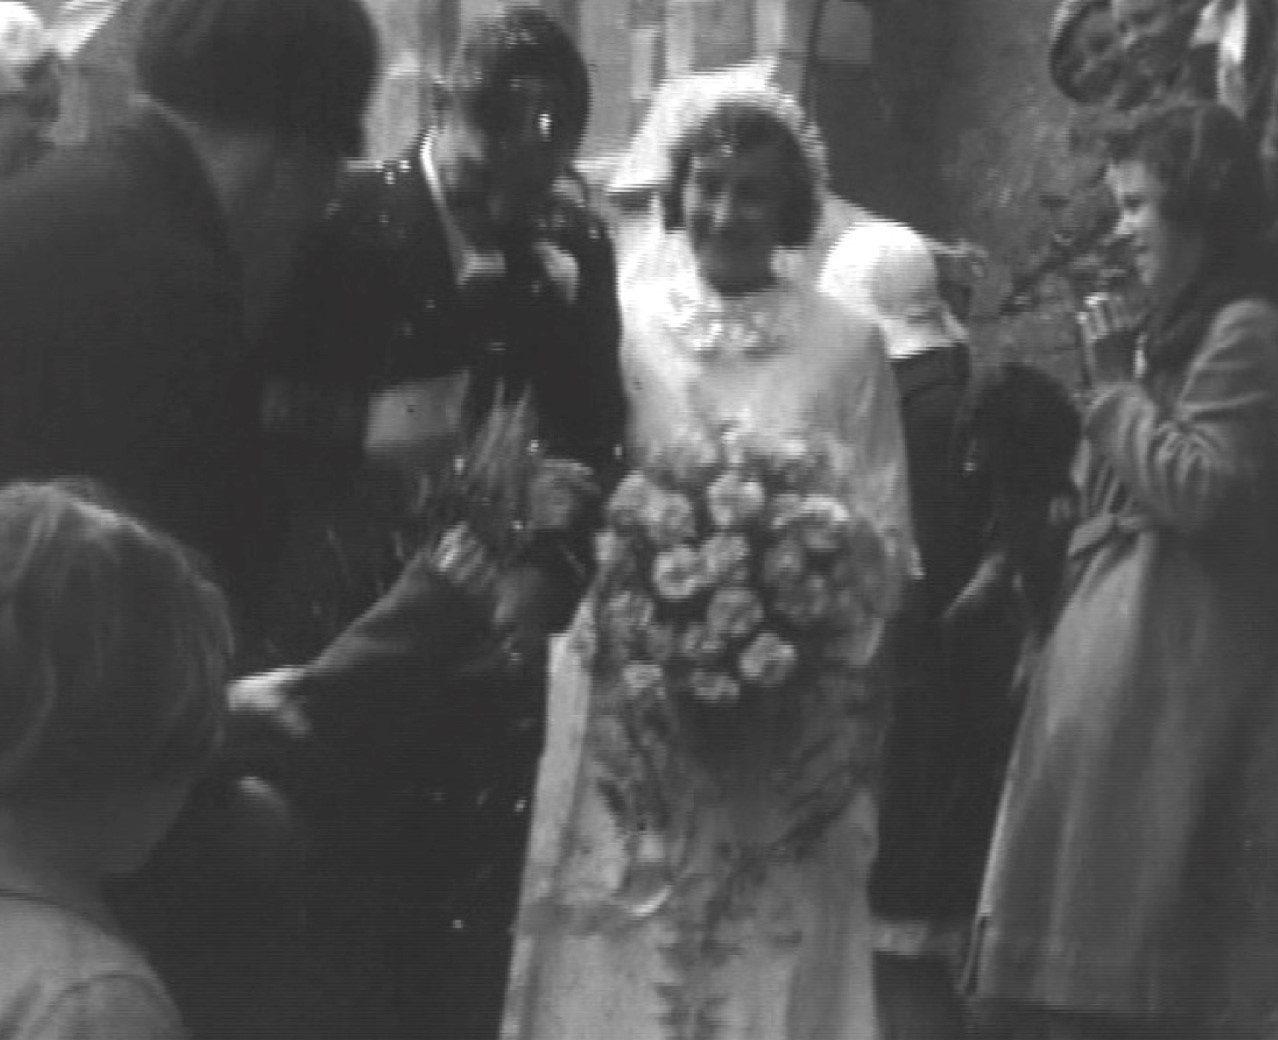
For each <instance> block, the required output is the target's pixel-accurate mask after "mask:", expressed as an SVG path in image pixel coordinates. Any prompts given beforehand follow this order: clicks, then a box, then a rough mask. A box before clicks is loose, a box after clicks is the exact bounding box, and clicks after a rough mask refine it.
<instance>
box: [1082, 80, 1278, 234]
mask: <svg viewBox="0 0 1278 1040" xmlns="http://www.w3.org/2000/svg"><path fill="white" fill-rule="evenodd" d="M1104 142H1105V143H1104V148H1105V158H1106V160H1107V161H1108V162H1109V163H1110V164H1115V163H1125V162H1137V163H1141V164H1142V165H1143V166H1145V167H1146V169H1148V170H1149V172H1150V173H1151V174H1153V176H1154V177H1156V178H1157V179H1158V180H1159V182H1160V183H1161V184H1162V185H1163V188H1164V195H1163V198H1162V204H1161V210H1162V213H1163V215H1164V216H1165V217H1166V218H1167V219H1168V220H1170V221H1173V222H1175V223H1177V224H1183V225H1188V226H1190V227H1193V228H1196V229H1198V230H1200V231H1202V232H1203V233H1204V234H1205V236H1206V238H1207V241H1208V243H1209V246H1210V247H1212V248H1213V249H1214V251H1216V252H1217V253H1221V252H1232V251H1235V250H1237V249H1240V248H1243V247H1246V246H1248V245H1250V244H1252V243H1254V242H1256V241H1257V240H1258V239H1259V238H1260V236H1261V235H1262V234H1263V233H1264V231H1265V229H1266V228H1267V226H1268V216H1269V213H1268V204H1267V201H1266V197H1265V187H1264V178H1263V176H1262V173H1261V166H1260V158H1259V155H1258V154H1257V150H1256V146H1255V144H1254V143H1253V141H1252V139H1251V135H1250V134H1249V133H1248V130H1247V128H1246V126H1245V125H1244V124H1243V122H1242V120H1240V119H1239V118H1238V117H1237V116H1236V115H1234V113H1233V112H1231V111H1230V110H1229V109H1228V108H1226V107H1225V106H1224V105H1219V104H1216V103H1214V102H1192V101H1181V102H1176V103H1172V104H1167V105H1161V106H1156V107H1153V108H1149V109H1144V110H1141V111H1138V112H1136V113H1134V114H1133V115H1132V116H1129V117H1128V118H1127V119H1125V120H1123V121H1122V122H1120V123H1116V124H1114V125H1112V126H1110V127H1109V128H1108V130H1107V132H1106V133H1105V135H1104Z"/></svg>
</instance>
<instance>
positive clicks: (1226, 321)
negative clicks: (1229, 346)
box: [1207, 294, 1278, 351]
mask: <svg viewBox="0 0 1278 1040" xmlns="http://www.w3.org/2000/svg"><path fill="white" fill-rule="evenodd" d="M1207 338H1208V340H1209V341H1211V340H1216V341H1220V340H1226V339H1227V340H1249V341H1255V342H1256V343H1257V344H1258V345H1263V347H1264V349H1266V350H1269V351H1272V350H1275V349H1278V301H1275V300H1274V299H1272V298H1270V297H1268V296H1263V295H1260V294H1256V295H1250V296H1243V297H1239V298H1238V299H1235V300H1231V301H1230V302H1228V303H1226V304H1225V305H1224V306H1222V307H1221V308H1220V309H1219V310H1217V311H1216V313H1215V314H1214V315H1213V316H1212V319H1211V323H1210V325H1209V326H1208V331H1207Z"/></svg>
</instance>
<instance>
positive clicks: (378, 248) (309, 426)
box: [271, 147, 625, 1037]
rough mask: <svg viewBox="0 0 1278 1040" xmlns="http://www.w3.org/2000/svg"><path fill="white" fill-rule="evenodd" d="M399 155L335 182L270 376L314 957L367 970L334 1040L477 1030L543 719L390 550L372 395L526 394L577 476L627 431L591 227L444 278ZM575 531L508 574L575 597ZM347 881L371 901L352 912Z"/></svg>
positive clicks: (533, 681)
mask: <svg viewBox="0 0 1278 1040" xmlns="http://www.w3.org/2000/svg"><path fill="white" fill-rule="evenodd" d="M417 153H418V148H416V147H415V148H414V149H412V150H411V151H410V152H409V153H407V154H406V155H405V156H403V157H401V158H398V159H392V160H389V161H387V162H384V163H380V164H361V165H358V166H355V167H353V168H352V169H350V170H349V171H348V172H347V173H346V175H345V178H344V180H343V183H342V185H341V188H340V190H339V193H338V196H337V198H336V200H335V202H334V203H333V205H332V206H331V207H330V212H329V217H328V219H327V220H326V222H325V224H324V226H323V227H322V228H321V229H320V230H319V232H318V233H317V236H316V239H315V241H314V242H313V243H312V245H311V248H310V250H309V252H308V254H307V256H306V258H305V259H304V261H303V265H302V268H301V271H300V274H299V278H298V283H297V285H296V286H295V288H294V294H293V298H292V301H291V303H290V304H289V305H288V309H287V310H286V311H285V321H284V322H283V325H282V328H281V330H280V334H279V336H278V338H277V340H276V342H275V344H274V347H275V353H274V356H273V359H272V366H271V368H272V370H271V376H272V378H271V387H272V390H271V393H272V394H273V397H274V400H273V405H272V418H273V420H274V421H275V422H276V428H275V431H274V437H275V451H276V452H277V457H278V458H280V459H283V460H284V461H283V463H282V464H281V465H280V469H279V472H280V473H281V477H282V479H284V480H286V481H288V482H289V483H290V485H291V488H292V496H293V499H292V500H293V503H294V509H295V520H296V528H295V533H296V535H297V538H296V540H295V542H294V545H293V555H292V563H291V564H290V569H289V570H288V571H287V572H286V573H285V574H284V575H283V576H282V578H281V580H280V581H279V582H277V585H278V586H279V587H280V588H282V589H288V590H290V595H292V596H293V597H294V603H293V609H292V610H291V611H290V612H289V616H290V617H292V618H301V619H302V620H303V621H304V622H305V621H313V620H314V619H315V618H316V617H317V616H319V617H320V618H321V619H322V624H320V625H315V624H311V626H310V627H309V628H306V627H305V625H295V626H292V627H291V631H290V632H289V633H288V634H287V638H288V639H289V640H291V644H292V645H291V647H290V648H289V653H290V655H299V656H301V657H302V659H310V664H309V665H308V666H307V668H306V669H305V672H304V675H303V677H302V679H301V681H300V683H299V685H298V688H297V696H298V697H299V699H300V700H301V702H302V703H303V705H304V710H305V711H306V712H307V714H308V715H309V717H310V718H311V719H312V720H313V723H314V731H315V732H314V745H313V748H312V751H313V752H314V758H315V763H316V769H315V770H314V772H313V773H312V774H311V781H310V783H309V784H308V785H307V787H306V790H305V792H304V797H303V802H304V810H305V814H306V816H307V817H308V818H309V819H310V820H311V821H313V822H314V824H315V825H316V827H317V829H318V836H319V843H318V845H317V858H316V864H317V869H316V870H315V871H314V872H313V876H312V878H311V884H312V890H311V892H312V895H311V898H312V901H313V905H314V907H315V908H316V909H315V913H314V915H313V917H312V920H313V921H314V922H315V927H316V928H317V929H318V930H319V931H320V932H322V933H323V934H322V935H320V936H318V937H317V940H316V943H317V946H318V944H320V943H323V944H327V945H329V946H331V947H332V948H334V949H341V948H349V947H351V946H352V945H354V944H357V943H358V944H360V945H361V948H365V947H366V948H367V949H369V950H371V951H373V952H372V953H370V955H369V956H368V957H366V958H365V960H366V961H367V962H368V964H369V967H368V970H369V972H370V974H371V976H374V977H375V976H379V975H380V976H381V982H380V983H379V987H378V989H377V990H376V994H379V995H374V996H372V997H369V998H368V999H366V1000H359V1001H358V1003H357V1004H356V1003H352V1004H351V1005H350V1007H351V1009H352V1020H351V1021H350V1022H348V1023H346V1025H345V1026H342V1025H337V1026H335V1027H334V1028H335V1030H336V1034H335V1035H342V1029H343V1028H346V1029H347V1030H348V1031H349V1030H350V1029H356V1030H358V1031H362V1032H364V1033H365V1034H368V1033H370V1032H377V1031H378V1030H384V1031H385V1035H388V1036H389V1035H396V1036H398V1035H401V1033H402V1034H403V1035H411V1036H417V1035H440V1036H450V1037H464V1036H484V1035H491V1034H493V1033H495V1030H496V1016H497V1015H498V1014H499V1011H500V1005H501V999H502V990H503V987H504V983H505V974H506V957H507V955H508V950H509V942H510V936H509V929H510V926H511V923H512V921H513V916H514V905H515V899H516V896H517V892H518V884H519V877H520V872H521V870H522V866H523V853H524V843H525V841H526V837H527V828H528V820H529V808H530V807H529V803H530V800H531V795H532V785H533V779H534V775H535V770H536V763H537V759H538V756H539V754H540V748H541V732H542V723H543V714H544V682H543V680H542V677H541V674H540V672H539V671H537V670H533V671H531V672H528V673H525V674H514V675H511V674H506V673H504V672H502V671H501V670H500V669H494V667H493V666H492V665H493V657H492V650H493V642H492V640H491V638H490V636H491V633H490V632H489V626H488V619H487V617H486V616H485V614H484V612H482V611H480V610H479V609H478V608H477V607H476V606H475V605H474V604H472V603H470V602H468V601H467V600H466V598H465V597H463V596H462V595H460V593H458V592H457V590H455V589H453V588H452V587H451V586H450V585H449V584H448V583H447V582H446V581H445V580H443V579H441V578H440V577H439V575H438V574H437V573H436V572H435V570H434V568H433V567H432V566H431V564H430V561H429V559H428V558H427V557H426V556H425V555H423V554H418V555H416V556H413V555H412V554H411V551H410V552H409V553H407V554H406V553H405V552H404V548H403V547H404V544H405V542H407V543H408V544H409V547H410V550H411V545H412V533H411V532H408V530H407V526H406V524H405V514H404V511H403V505H402V503H401V502H399V501H398V500H397V499H396V497H395V494H394V489H393V488H388V487H387V486H384V485H382V484H379V482H378V480H377V478H376V476H375V474H373V473H371V472H370V471H369V469H368V467H367V466H365V465H364V462H363V460H362V458H361V455H360V437H361V435H362V432H363V425H364V409H365V405H366V402H367V401H368V398H369V395H370V394H371V393H373V392H375V391H378V390H381V389H385V388H389V387H393V386H395V385H396V384H397V383H401V382H404V381H408V380H417V379H421V378H424V377H433V376H440V375H447V374H452V373H456V372H461V371H465V372H468V373H469V374H470V388H471V394H470V399H469V400H468V402H467V421H468V422H470V423H471V424H474V423H477V422H478V421H480V420H482V419H483V417H484V416H485V414H486V413H487V410H488V408H489V406H490V404H491V402H492V399H493V397H494V396H495V395H496V393H497V392H498V390H499V388H500V389H501V390H502V391H504V392H505V393H506V394H507V395H509V396H510V397H515V396H517V395H519V394H520V393H522V392H523V391H524V390H525V389H527V390H529V391H530V392H531V398H532V402H533V405H534V409H535V411H536V414H537V417H538V421H539V429H538V433H539V436H540V438H541V440H542V442H543V443H544V445H545V448H546V450H547V451H548V452H550V453H551V454H554V455H559V456H567V457H570V458H573V459H577V460H579V461H581V462H584V463H586V464H587V465H589V466H591V467H592V468H594V469H595V470H596V471H603V470H606V469H607V468H608V467H609V466H610V465H612V464H613V463H614V461H615V459H616V453H617V446H618V445H619V444H620V442H621V440H622V435H623V429H624V420H625V415H624V407H623V392H622V388H621V380H620V372H619V365H618V357H617V351H618V340H619V331H620V320H619V316H618V309H617V301H616V285H615V274H614V263H613V254H612V247H611V243H610V241H609V238H608V236H607V234H606V232H605V231H604V229H603V226H602V224H601V223H600V222H599V221H598V220H597V219H596V218H594V217H593V216H592V215H591V214H590V213H589V212H588V211H586V210H584V209H583V208H581V207H580V206H577V205H573V204H570V203H568V202H564V203H562V204H559V205H556V206H555V207H552V211H551V212H549V213H545V214H541V215H539V216H538V217H537V219H536V220H530V221H529V222H528V223H527V225H526V226H525V227H523V228H521V229H519V230H518V232H517V233H516V234H514V235H512V236H511V240H510V241H508V242H507V243H506V244H505V246H506V253H505V262H506V267H505V275H504V276H503V277H500V278H497V279H495V280H493V281H490V282H487V283H484V284H482V285H481V284H471V285H459V284H458V278H457V274H456V272H455V271H454V270H453V262H452V260H451V258H450V255H449V252H448V249H447V244H446V239H445V230H444V225H443V223H442V221H441V215H440V210H439V206H438V203H437V201H436V200H435V199H434V198H433V197H432V195H431V192H430V189H429V187H428V184H427V181H426V179H425V177H424V175H423V172H422V169H421V166H420V164H419V162H418V159H417ZM537 240H546V241H550V242H553V243H554V244H555V245H557V246H558V247H559V248H560V249H562V250H564V251H566V252H567V253H568V254H570V255H571V256H572V257H573V258H574V260H575V262H576V265H577V272H578V279H577V283H578V284H577V291H576V294H575V298H573V299H571V300H569V299H567V298H564V297H562V296H561V295H559V294H558V293H557V292H556V291H555V289H554V286H553V285H552V284H551V282H550V279H549V278H548V277H547V274H546V272H545V271H544V270H543V269H542V268H541V267H540V266H539V262H538V261H537V259H536V256H535V251H534V250H533V249H532V248H531V246H532V244H533V243H534V242H535V241H537ZM588 538H589V532H588V531H586V530H584V529H583V530H581V531H579V532H576V535H575V537H573V538H569V539H565V540H564V544H560V545H548V544H537V545H534V546H532V547H531V548H530V550H529V553H528V556H527V558H526V560H525V562H526V563H528V564H529V565H530V566H535V567H537V568H540V569H543V570H544V571H545V572H546V573H547V574H549V575H550V576H551V578H552V580H553V581H554V582H555V583H556V584H557V587H558V588H559V589H560V591H561V594H562V595H561V598H562V600H563V601H564V603H565V604H566V603H570V602H571V601H572V599H574V598H575V596H576V595H577V594H579V593H580V591H581V590H582V588H583V587H584V584H585V580H586V574H585V572H584V571H581V572H579V571H578V570H577V566H578V564H579V563H580V561H581V560H583V559H585V558H586V557H587V556H588ZM397 543H398V544H397ZM574 559H575V561H576V563H574V562H572V561H573V560H574ZM302 589H309V590H310V591H308V592H305V593H302V595H303V597H304V599H303V601H302V602H297V597H298V595H299V591H300V590H302ZM360 611H364V613H363V614H359V612H360ZM357 615H359V616H357ZM565 620H566V616H565ZM287 627H289V626H288V625H284V626H281V631H282V632H283V631H284V629H285V628H287ZM339 633H340V634H339ZM299 651H300V654H299ZM293 659H294V660H296V659H297V657H296V656H294V657H293ZM356 888H358V889H360V890H362V891H366V892H367V893H368V896H367V898H366V899H363V900H362V901H361V903H360V904H359V907H358V909H357V910H352V909H351V906H352V904H350V902H349V901H348V900H347V899H346V895H345V894H346V893H347V892H349V891H351V890H353V889H356ZM431 1030H436V1031H437V1033H432V1032H431ZM378 1035H382V1034H380V1033H379V1034H378Z"/></svg>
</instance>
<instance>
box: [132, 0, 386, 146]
mask: <svg viewBox="0 0 1278 1040" xmlns="http://www.w3.org/2000/svg"><path fill="white" fill-rule="evenodd" d="M376 64H377V39H376V34H375V30H374V28H373V24H372V21H371V20H370V18H369V15H368V12H367V11H366V9H365V7H364V4H363V3H362V2H361V0H152V3H151V5H150V7H149V8H148V9H147V17H146V21H145V24H144V27H143V31H142V39H141V41H140V42H139V45H138V57H137V65H138V78H139V81H140V83H141V86H142V89H143V90H145V91H146V92H147V93H148V94H150V95H151V96H152V97H154V98H156V99H158V100H159V101H163V102H165V103H166V104H168V105H171V106H172V107H173V108H174V109H176V110H177V111H179V112H182V113H184V114H187V115H190V116H191V117H193V118H196V119H201V120H204V121H207V122H210V123H213V124H220V125H224V126H230V127H249V126H251V127H259V128H263V129H267V130H271V131H274V132H276V133H280V134H283V135H287V136H292V137H297V138H300V139H301V140H304V141H307V142H308V143H310V144H312V145H314V146H315V147H316V148H318V149H320V150H321V151H324V152H327V153H329V154H332V155H357V154H359V153H360V151H362V149H363V140H364V132H363V118H364V109H365V107H366V106H367V104H368V99H369V95H370V94H371V92H372V87H373V76H374V73H375V71H376Z"/></svg>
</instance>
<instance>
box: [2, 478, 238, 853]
mask: <svg viewBox="0 0 1278 1040" xmlns="http://www.w3.org/2000/svg"><path fill="white" fill-rule="evenodd" d="M102 501H103V499H102V497H101V496H100V495H99V494H96V493H94V492H93V491H92V490H91V489H90V488H88V487H87V486H85V487H76V486H73V485H70V484H67V483H56V484H15V485H10V486H9V487H7V488H4V489H3V490H0V803H4V804H6V805H10V806H13V805H19V806H33V805H34V806H40V805H45V804H58V805H63V804H74V803H77V802H83V801H84V800H86V799H87V800H96V799H101V798H102V796H103V795H104V793H105V794H106V795H108V796H111V795H114V794H121V795H123V796H125V802H126V804H130V805H131V804H134V802H136V803H137V804H138V805H140V806H145V807H146V809H145V810H144V812H143V815H147V814H149V815H150V816H152V817H155V816H156V813H157V811H159V810H160V808H161V807H162V811H160V812H159V815H161V816H165V817H167V818H166V819H162V820H158V821H155V822H154V823H153V825H152V826H150V827H149V828H148V827H143V828H142V829H143V830H153V831H156V832H157V833H155V834H154V835H149V836H148V839H147V840H148V841H150V842H151V843H154V841H158V839H159V838H160V837H162V836H163V833H164V830H165V829H167V826H168V823H170V822H171V819H172V816H173V815H175V814H176V812H177V809H178V808H179V807H180V805H181V801H182V797H183V796H184V794H185V791H186V789H187V788H188V787H189V785H190V783H191V782H192V781H193V780H194V779H195V777H196V776H197V775H198V774H199V773H200V772H201V771H202V769H203V768H204V767H205V765H206V764H207V763H208V761H209V759H210V757H211V755H212V753H213V752H214V750H215V749H216V747H217V744H218V741H219V739H220V737H221V733H222V728H223V724H224V716H225V695H224V687H225V680H226V676H227V671H228V668H229V664H230V656H231V647H232V639H231V630H230V623H229V618H228V612H227V607H226V603H225V600H224V599H223V596H222V594H221V593H220V592H219V591H218V589H217V588H216V587H215V586H214V585H213V583H212V582H210V581H209V580H208V579H207V578H206V577H205V576H204V575H203V573H202V572H201V568H200V567H199V565H198V564H197V563H196V561H195V560H194V558H193V557H192V555H191V554H190V553H189V552H188V551H187V550H185V549H184V548H183V547H182V546H181V545H179V544H178V543H177V542H176V541H174V540H173V539H171V538H169V537H167V536H166V535H163V534H160V533H158V532H156V531H154V530H152V529H150V528H148V527H147V526H146V525H145V524H143V523H141V522H140V521H138V520H136V519H134V518H132V517H131V516H128V515H127V514H125V513H123V512H120V511H119V510H117V509H114V508H111V507H110V506H107V505H104V504H102ZM146 851H149V850H146V849H136V850H134V852H135V853H143V854H144V853H145V852H146ZM126 858H128V857H126Z"/></svg>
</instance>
